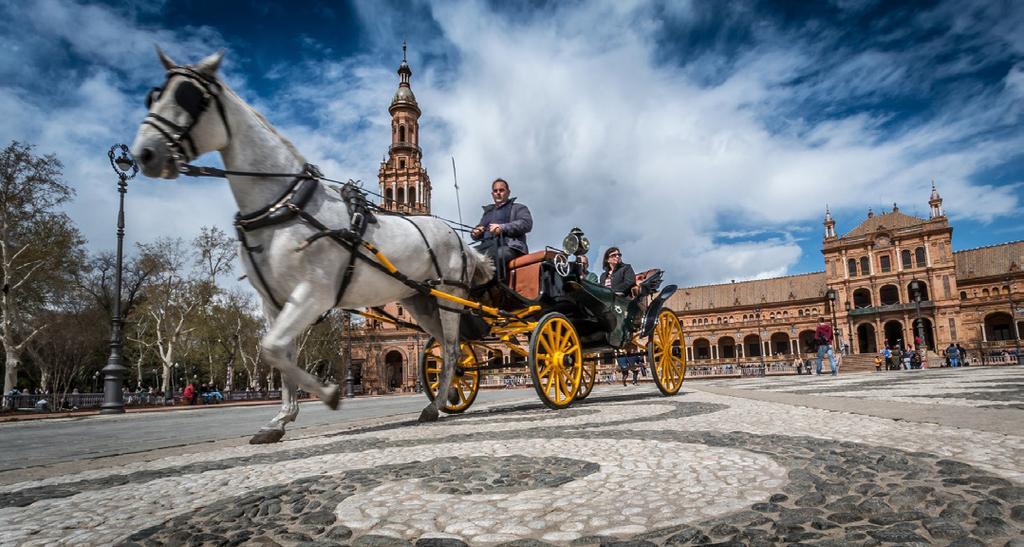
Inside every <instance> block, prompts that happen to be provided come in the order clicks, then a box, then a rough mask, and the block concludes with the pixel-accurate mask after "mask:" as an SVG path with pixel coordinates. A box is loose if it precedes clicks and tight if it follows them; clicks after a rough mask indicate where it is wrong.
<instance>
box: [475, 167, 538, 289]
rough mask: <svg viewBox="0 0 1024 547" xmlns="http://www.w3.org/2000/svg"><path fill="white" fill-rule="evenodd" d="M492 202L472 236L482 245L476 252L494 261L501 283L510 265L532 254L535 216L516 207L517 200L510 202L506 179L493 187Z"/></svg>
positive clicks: (496, 180) (517, 205)
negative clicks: (530, 237) (529, 246)
mask: <svg viewBox="0 0 1024 547" xmlns="http://www.w3.org/2000/svg"><path fill="white" fill-rule="evenodd" d="M491 198H492V199H493V200H494V204H493V205H485V206H484V214H483V216H482V217H480V222H479V223H477V226H476V227H475V228H473V231H472V232H470V236H471V237H472V238H473V239H474V240H476V241H481V242H482V243H481V244H480V246H479V247H478V248H477V249H478V250H479V251H480V252H481V253H483V254H485V255H487V256H489V257H491V258H492V259H494V265H495V271H496V274H497V276H498V279H500V280H504V279H505V278H506V275H505V271H506V269H507V268H508V263H509V261H510V260H512V259H513V258H516V257H520V256H523V255H524V254H526V253H528V252H529V250H528V249H527V247H526V234H528V233H530V230H532V229H533V216H532V215H530V209H529V208H527V207H526V206H525V205H523V204H522V203H516V198H509V186H508V182H506V181H505V179H501V178H497V179H494V182H492V183H491Z"/></svg>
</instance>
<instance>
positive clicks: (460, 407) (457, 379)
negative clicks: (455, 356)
mask: <svg viewBox="0 0 1024 547" xmlns="http://www.w3.org/2000/svg"><path fill="white" fill-rule="evenodd" d="M459 350H460V355H459V362H458V363H456V364H455V376H453V377H452V383H451V385H452V387H453V388H454V392H452V391H449V396H450V399H449V400H448V401H447V402H446V403H445V404H444V405H438V409H440V410H441V411H442V412H447V413H448V414H458V413H460V412H464V411H465V410H466V409H467V408H469V407H470V405H472V404H473V401H474V400H475V399H476V394H477V392H478V391H479V390H480V370H479V366H480V364H479V361H477V358H476V352H474V351H473V346H472V345H471V344H470V343H468V342H459ZM443 363H444V352H443V351H441V345H440V344H438V343H437V340H435V339H433V338H431V339H430V340H428V341H427V345H426V347H425V348H424V350H423V356H422V357H420V382H421V383H422V385H423V386H424V391H426V392H427V398H428V399H430V400H431V401H433V400H434V397H436V396H437V391H438V389H437V384H438V383H439V382H440V381H441V365H442V364H443ZM455 395H457V396H458V401H457V402H454V399H455Z"/></svg>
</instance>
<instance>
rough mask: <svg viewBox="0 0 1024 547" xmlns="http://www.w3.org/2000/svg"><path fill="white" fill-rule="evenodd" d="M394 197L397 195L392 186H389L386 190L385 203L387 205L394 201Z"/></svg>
mask: <svg viewBox="0 0 1024 547" xmlns="http://www.w3.org/2000/svg"><path fill="white" fill-rule="evenodd" d="M394 197H395V194H393V193H392V192H391V188H388V189H387V190H384V203H385V205H387V204H389V203H391V202H392V201H394Z"/></svg>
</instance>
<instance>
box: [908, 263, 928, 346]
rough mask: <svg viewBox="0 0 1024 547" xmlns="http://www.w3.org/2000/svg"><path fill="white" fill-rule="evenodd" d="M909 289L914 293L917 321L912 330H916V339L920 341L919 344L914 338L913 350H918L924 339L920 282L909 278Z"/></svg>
mask: <svg viewBox="0 0 1024 547" xmlns="http://www.w3.org/2000/svg"><path fill="white" fill-rule="evenodd" d="M910 290H911V292H913V293H914V312H915V314H916V316H917V319H916V321H917V328H916V329H914V330H915V331H916V332H917V334H916V336H917V340H920V341H921V343H920V344H918V343H917V341H916V340H915V343H914V350H915V351H918V350H920V349H921V345H922V344H924V343H925V341H924V321H921V282H920V281H918V280H917V279H916V278H915V279H913V280H911V281H910Z"/></svg>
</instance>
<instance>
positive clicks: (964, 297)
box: [960, 291, 967, 300]
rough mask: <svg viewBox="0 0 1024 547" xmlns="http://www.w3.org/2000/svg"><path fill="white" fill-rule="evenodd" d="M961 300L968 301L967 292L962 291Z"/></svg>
mask: <svg viewBox="0 0 1024 547" xmlns="http://www.w3.org/2000/svg"><path fill="white" fill-rule="evenodd" d="M960 300H967V291H960Z"/></svg>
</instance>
